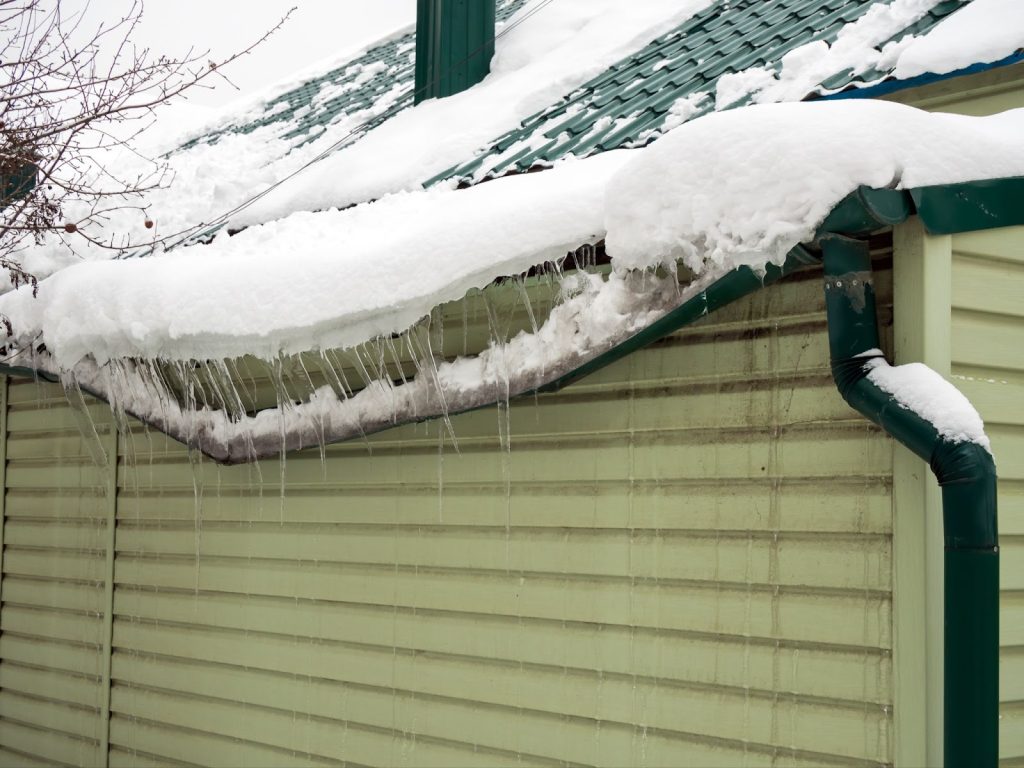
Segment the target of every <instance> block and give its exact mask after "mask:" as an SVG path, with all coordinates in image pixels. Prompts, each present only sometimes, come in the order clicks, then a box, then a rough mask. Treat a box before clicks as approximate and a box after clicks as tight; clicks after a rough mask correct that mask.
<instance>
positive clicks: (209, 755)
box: [110, 712, 344, 768]
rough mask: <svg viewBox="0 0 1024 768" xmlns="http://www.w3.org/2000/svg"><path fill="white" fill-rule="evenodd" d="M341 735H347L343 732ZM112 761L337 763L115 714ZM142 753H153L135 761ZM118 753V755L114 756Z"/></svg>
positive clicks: (285, 766) (227, 765)
mask: <svg viewBox="0 0 1024 768" xmlns="http://www.w3.org/2000/svg"><path fill="white" fill-rule="evenodd" d="M340 738H344V734H342V735H341V737H340ZM110 744H111V750H110V764H111V766H113V765H114V764H115V762H114V761H115V759H117V760H118V761H119V763H120V764H121V765H126V766H127V768H134V766H136V765H141V764H145V762H146V761H148V760H152V762H153V763H155V764H156V765H161V766H163V765H205V766H218V767H219V768H237V766H253V767H254V768H255V767H256V766H280V767H281V768H291V767H292V766H295V768H310V767H318V766H336V765H338V763H337V762H335V761H333V760H324V759H319V760H317V759H315V758H310V757H308V756H303V755H299V754H295V753H294V752H293V751H292V750H279V749H272V748H270V747H266V746H261V745H259V744H252V743H249V742H246V741H240V740H238V739H233V738H229V737H224V736H218V735H216V734H211V733H207V732H204V731H200V730H186V729H182V728H175V727H173V726H168V725H164V724H161V723H153V722H146V721H144V720H138V719H134V718H127V717H124V716H122V715H119V714H118V713H116V712H115V713H113V714H112V715H111V718H110ZM139 753H143V754H144V755H151V756H152V757H145V756H144V757H143V758H142V760H140V761H138V762H136V761H134V760H133V759H132V758H135V757H136V756H137V755H138V754H139ZM115 755H118V757H117V758H115Z"/></svg>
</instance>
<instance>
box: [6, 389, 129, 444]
mask: <svg viewBox="0 0 1024 768" xmlns="http://www.w3.org/2000/svg"><path fill="white" fill-rule="evenodd" d="M54 389H55V390H56V391H57V392H58V393H59V392H60V389H59V388H58V387H56V386H55V387H54ZM58 397H59V398H60V399H57V398H58ZM86 415H87V416H88V418H89V419H91V420H92V423H93V424H94V425H96V430H97V432H98V431H100V430H101V429H103V428H104V425H106V424H109V423H110V420H111V419H110V408H109V407H108V406H107V405H106V404H105V403H101V402H99V401H97V400H92V399H91V398H90V400H89V404H88V405H87V406H86V408H85V412H84V413H83V414H81V416H83V417H84V416H86ZM79 418H80V414H79V413H77V412H76V411H75V409H74V408H72V407H71V406H70V405H68V402H67V400H65V399H64V398H63V397H62V396H60V395H57V396H56V397H53V398H52V399H49V400H48V401H44V402H41V403H25V404H23V405H18V404H14V403H12V404H11V406H10V408H9V409H8V412H7V429H8V431H9V432H10V433H11V434H12V435H16V434H19V433H26V432H27V433H40V432H66V433H68V434H70V435H77V434H79V431H78V426H79V423H80V422H79ZM49 455H50V456H59V455H60V454H57V453H54V452H51V453H50V454H49Z"/></svg>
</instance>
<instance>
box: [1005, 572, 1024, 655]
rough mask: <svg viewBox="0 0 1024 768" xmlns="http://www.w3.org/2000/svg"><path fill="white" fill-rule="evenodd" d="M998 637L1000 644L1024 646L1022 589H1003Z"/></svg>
mask: <svg viewBox="0 0 1024 768" xmlns="http://www.w3.org/2000/svg"><path fill="white" fill-rule="evenodd" d="M1000 559H1001V558H1000ZM999 637H1000V643H1001V644H1002V645H1019V646H1024V591H1018V592H1010V591H1007V590H1005V589H1004V590H1003V594H1002V595H1001V600H1000V604H999Z"/></svg>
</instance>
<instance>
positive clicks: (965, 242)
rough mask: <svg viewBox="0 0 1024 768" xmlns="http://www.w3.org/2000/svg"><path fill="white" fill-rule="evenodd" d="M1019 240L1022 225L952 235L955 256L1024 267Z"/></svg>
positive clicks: (1023, 233) (1022, 237) (1023, 231)
mask: <svg viewBox="0 0 1024 768" xmlns="http://www.w3.org/2000/svg"><path fill="white" fill-rule="evenodd" d="M1018 100H1019V97H1018ZM1003 109H1006V107H1003ZM993 111H1002V110H993ZM1021 242H1024V227H1001V228H998V229H985V230H980V231H978V232H961V233H958V234H955V235H953V252H954V255H955V256H956V257H961V256H967V257H972V258H975V259H982V258H983V259H989V260H995V261H999V262H1005V263H1006V264H1007V265H1008V267H1012V268H1017V269H1024V249H1022V248H1020V247H1015V245H1019V244H1020V243H1021Z"/></svg>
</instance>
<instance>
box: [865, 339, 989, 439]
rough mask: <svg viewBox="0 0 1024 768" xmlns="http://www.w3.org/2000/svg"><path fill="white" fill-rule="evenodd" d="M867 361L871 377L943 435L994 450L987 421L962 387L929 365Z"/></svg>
mask: <svg viewBox="0 0 1024 768" xmlns="http://www.w3.org/2000/svg"><path fill="white" fill-rule="evenodd" d="M876 351H877V350H876ZM879 354H880V353H879ZM867 365H868V366H869V367H870V369H871V370H870V372H869V373H868V379H869V380H870V381H872V382H873V383H874V384H876V385H877V386H878V387H879V389H881V390H882V391H883V392H888V393H889V394H890V395H892V396H893V397H894V398H895V399H896V402H898V403H899V404H900V405H902V406H903V407H904V408H907V409H908V410H911V411H913V412H914V413H916V414H917V415H918V416H920V417H921V418H923V419H924V420H925V421H927V422H928V423H930V424H932V425H933V426H934V427H935V429H936V430H937V431H938V433H939V434H940V435H941V436H942V437H944V438H946V439H948V440H950V441H952V442H954V443H962V442H971V443H978V444H979V445H981V446H984V447H985V448H986V449H987V450H988V451H990V452H991V450H992V448H991V445H990V443H989V439H988V436H987V435H986V434H985V425H984V423H983V422H982V420H981V416H979V415H978V412H977V410H975V408H974V406H973V405H971V403H970V401H969V400H968V399H967V398H966V397H964V396H963V394H961V392H960V390H958V389H957V388H956V387H954V386H953V385H952V384H950V383H949V382H948V381H946V380H945V379H944V378H942V376H940V375H939V374H938V373H936V372H935V371H933V370H932V369H931V368H929V367H928V366H927V365H924V364H922V363H907V364H906V365H897V366H891V365H889V364H888V363H887V362H885V360H884V359H880V358H876V359H873V360H871V361H869V362H868V364H867Z"/></svg>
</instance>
